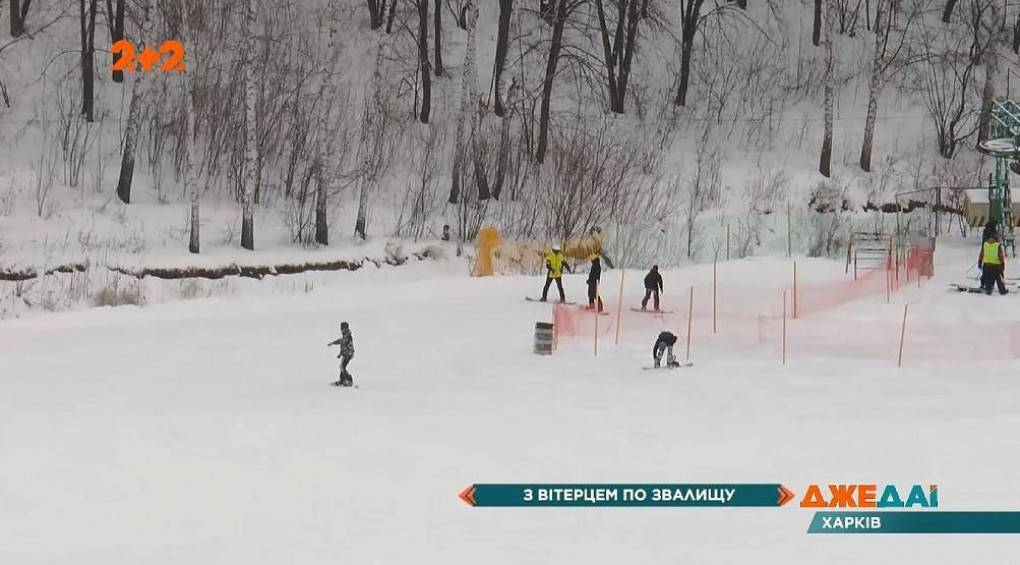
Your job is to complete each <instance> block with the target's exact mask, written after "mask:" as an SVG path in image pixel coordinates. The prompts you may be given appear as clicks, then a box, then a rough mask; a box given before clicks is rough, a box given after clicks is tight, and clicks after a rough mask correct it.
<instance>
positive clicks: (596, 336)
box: [593, 283, 599, 357]
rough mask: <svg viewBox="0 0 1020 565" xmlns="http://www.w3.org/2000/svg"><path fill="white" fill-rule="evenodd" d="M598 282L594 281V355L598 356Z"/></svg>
mask: <svg viewBox="0 0 1020 565" xmlns="http://www.w3.org/2000/svg"><path fill="white" fill-rule="evenodd" d="M598 299H599V283H595V308H594V310H593V312H594V313H595V357H598V356H599V305H598Z"/></svg>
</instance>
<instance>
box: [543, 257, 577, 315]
mask: <svg viewBox="0 0 1020 565" xmlns="http://www.w3.org/2000/svg"><path fill="white" fill-rule="evenodd" d="M563 269H566V270H567V271H570V265H567V263H566V262H564V261H563V251H561V250H560V246H559V245H553V247H552V251H551V252H550V253H549V254H547V255H546V256H545V270H546V275H545V287H544V288H542V300H541V302H545V301H546V300H548V299H549V287H550V286H551V285H552V283H553V281H556V290H558V291H559V292H560V302H566V301H567V296H566V294H564V293H563Z"/></svg>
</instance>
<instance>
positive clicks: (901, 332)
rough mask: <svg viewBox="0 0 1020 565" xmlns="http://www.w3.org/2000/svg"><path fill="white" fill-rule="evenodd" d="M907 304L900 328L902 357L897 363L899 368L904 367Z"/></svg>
mask: <svg viewBox="0 0 1020 565" xmlns="http://www.w3.org/2000/svg"><path fill="white" fill-rule="evenodd" d="M907 306H908V305H907V304H904V305H903V324H902V325H901V326H900V355H899V359H898V360H897V361H896V366H897V367H902V366H903V341H904V340H905V339H906V336H907Z"/></svg>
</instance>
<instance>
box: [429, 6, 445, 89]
mask: <svg viewBox="0 0 1020 565" xmlns="http://www.w3.org/2000/svg"><path fill="white" fill-rule="evenodd" d="M433 5H434V6H435V8H434V10H433V18H432V21H433V25H434V26H435V34H434V35H435V36H436V38H435V40H434V41H433V43H434V47H435V54H436V62H435V64H434V65H433V66H432V70H433V72H435V73H436V76H437V77H441V76H443V73H444V72H445V71H444V69H443V0H435V2H433Z"/></svg>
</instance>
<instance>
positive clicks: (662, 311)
mask: <svg viewBox="0 0 1020 565" xmlns="http://www.w3.org/2000/svg"><path fill="white" fill-rule="evenodd" d="M630 311H631V312H640V313H642V314H674V313H675V312H673V311H672V310H658V311H656V310H642V309H640V308H631V309H630Z"/></svg>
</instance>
